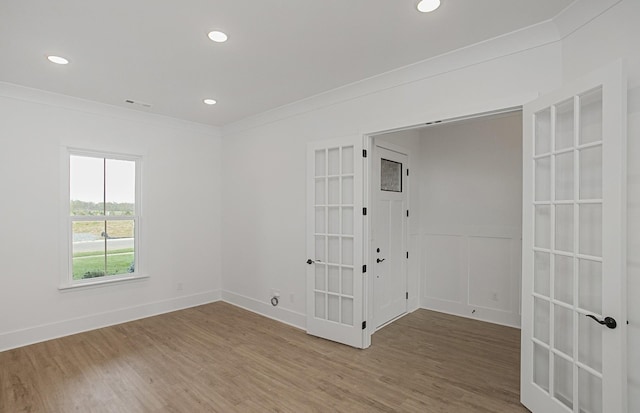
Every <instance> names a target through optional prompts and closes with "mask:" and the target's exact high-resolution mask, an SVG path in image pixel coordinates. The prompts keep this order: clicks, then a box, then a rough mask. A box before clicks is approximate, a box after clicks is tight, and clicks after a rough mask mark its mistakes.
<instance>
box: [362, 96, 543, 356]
mask: <svg viewBox="0 0 640 413" xmlns="http://www.w3.org/2000/svg"><path fill="white" fill-rule="evenodd" d="M536 97H537V95H534V94H528V95H526V96H521V97H520V98H518V99H515V100H514V101H511V102H509V104H506V105H504V106H501V107H497V108H492V109H490V110H486V111H475V112H467V113H466V114H465V113H463V114H460V113H458V114H456V115H457V116H450V115H449V116H448V117H447V116H443V117H442V118H440V119H433V118H432V119H427V120H425V121H422V122H418V123H413V124H410V125H408V126H407V125H405V126H397V127H394V128H390V129H382V130H376V131H372V132H365V133H362V147H363V148H364V150H365V151H366V152H367V156H366V159H365V160H364V174H363V179H362V191H363V198H362V199H363V201H364V206H365V207H367V208H370V207H372V206H373V205H374V202H373V201H374V200H373V193H372V192H373V191H372V190H371V186H372V185H373V182H375V180H374V179H373V151H374V146H375V138H376V136H379V135H385V134H389V133H393V132H402V131H407V130H412V129H419V128H424V127H425V126H430V125H444V124H447V123H456V122H460V121H464V120H472V119H478V118H484V117H487V116H493V115H500V114H506V113H512V112H522V109H523V105H524V103H526V102H529V101H532V100H533V99H535V98H536ZM384 143H385V144H388V142H384ZM390 146H392V147H395V149H391V150H394V151H396V152H400V153H406V154H407V157H408V158H409V161H408V162H407V168H411V157H410V155H409V154H408V153H407V152H408V150H407V149H406V148H403V147H402V146H399V145H394V144H390ZM398 149H399V150H398ZM414 169H415V168H414ZM414 173H415V171H414ZM414 176H415V175H414ZM408 196H409V194H408V193H407V198H408ZM407 205H409V199H407ZM372 216H373V214H367V215H366V216H365V217H364V218H365V219H364V222H363V228H362V236H363V244H365V245H366V246H367V247H366V248H364V251H363V254H364V256H363V259H362V262H363V263H364V264H365V265H366V266H367V268H373V265H374V254H372V251H373V247H372V239H371V228H372V226H373V220H372V219H371V217H372ZM405 236H406V237H408V230H407V234H405ZM409 248H410V246H409V243H408V239H407V249H409ZM371 274H373V272H372V271H367V273H365V274H363V275H364V277H363V280H362V289H363V299H362V314H363V315H365V320H366V321H367V323H366V327H365V328H364V329H363V345H362V348H368V347H369V346H371V336H372V335H373V334H374V333H375V332H376V331H377V329H376V327H375V326H374V323H373V302H374V296H373V279H372V278H371V276H370V275H371ZM521 277H522V276H521ZM408 278H409V265H407V280H408ZM407 290H408V293H409V297H417V305H415V306H414V307H415V308H412V307H411V306H409V303H410V302H411V300H409V301H408V302H407V312H406V313H405V314H403V315H402V316H400V317H403V316H404V315H406V314H409V313H411V312H413V311H415V310H417V309H419V308H421V306H420V292H421V291H422V282H421V280H420V279H419V280H418V286H417V291H416V290H415V289H413V288H412V286H411V284H410V283H409V282H407ZM395 320H397V318H396V319H394V320H391V321H390V322H393V321H395ZM388 324H389V323H386V324H384V325H383V326H381V328H382V327H384V326H386V325H388Z"/></svg>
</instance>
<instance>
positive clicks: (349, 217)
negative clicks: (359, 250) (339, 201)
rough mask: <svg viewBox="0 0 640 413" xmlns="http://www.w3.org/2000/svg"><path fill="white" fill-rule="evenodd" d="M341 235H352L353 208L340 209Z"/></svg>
mask: <svg viewBox="0 0 640 413" xmlns="http://www.w3.org/2000/svg"><path fill="white" fill-rule="evenodd" d="M342 233H343V234H344V235H353V208H352V207H344V208H342Z"/></svg>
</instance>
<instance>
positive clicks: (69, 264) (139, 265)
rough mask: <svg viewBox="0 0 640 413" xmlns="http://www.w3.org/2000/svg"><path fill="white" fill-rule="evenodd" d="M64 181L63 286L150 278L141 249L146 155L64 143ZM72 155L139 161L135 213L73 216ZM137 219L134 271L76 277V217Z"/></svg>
mask: <svg viewBox="0 0 640 413" xmlns="http://www.w3.org/2000/svg"><path fill="white" fill-rule="evenodd" d="M60 152H61V174H60V177H61V185H60V187H61V188H62V190H61V191H60V192H61V193H60V213H61V220H60V233H61V235H62V236H61V244H60V245H61V248H60V254H61V260H60V262H61V266H60V267H61V268H60V285H59V287H58V289H59V290H68V289H75V288H82V287H91V286H102V285H106V284H118V283H122V282H125V281H131V280H139V279H143V278H148V275H146V274H145V273H144V272H143V271H144V269H145V268H144V264H143V260H142V259H141V257H143V256H144V254H143V252H142V251H141V245H142V242H141V234H142V232H143V231H142V229H141V228H142V214H141V212H142V191H141V182H142V179H141V177H142V156H140V155H131V154H121V153H114V152H107V151H98V150H87V149H78V148H71V147H64V148H62V149H61V151H60ZM71 156H84V157H91V158H99V159H114V160H122V161H132V162H135V208H134V215H133V216H126V217H117V216H108V215H105V216H102V215H101V216H95V215H92V216H87V217H81V216H72V215H71V202H70V193H71V189H70V182H71ZM124 219H126V220H133V222H134V272H132V273H127V274H118V275H109V276H104V277H97V278H89V279H83V280H74V279H73V233H72V222H74V221H85V220H86V221H96V220H99V221H102V220H104V221H118V220H124Z"/></svg>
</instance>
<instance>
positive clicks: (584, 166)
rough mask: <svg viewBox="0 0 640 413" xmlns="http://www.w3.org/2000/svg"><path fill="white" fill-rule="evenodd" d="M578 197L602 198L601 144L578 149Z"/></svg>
mask: <svg viewBox="0 0 640 413" xmlns="http://www.w3.org/2000/svg"><path fill="white" fill-rule="evenodd" d="M579 153H580V199H600V198H602V146H595V147H592V148H587V149H581V150H580V152H579Z"/></svg>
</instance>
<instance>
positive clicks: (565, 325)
mask: <svg viewBox="0 0 640 413" xmlns="http://www.w3.org/2000/svg"><path fill="white" fill-rule="evenodd" d="M554 326H555V328H554V348H556V349H558V350H560V351H562V352H563V353H564V354H566V355H567V356H569V357H573V311H571V310H569V309H567V308H564V307H561V306H559V305H557V304H556V305H555V306H554Z"/></svg>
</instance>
